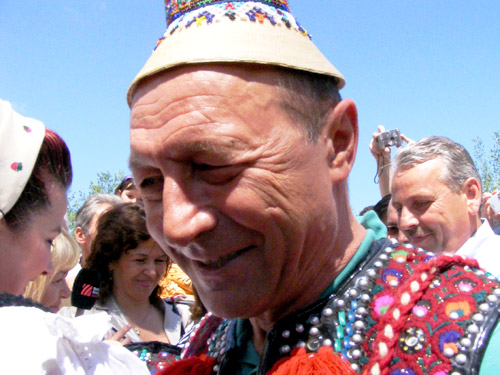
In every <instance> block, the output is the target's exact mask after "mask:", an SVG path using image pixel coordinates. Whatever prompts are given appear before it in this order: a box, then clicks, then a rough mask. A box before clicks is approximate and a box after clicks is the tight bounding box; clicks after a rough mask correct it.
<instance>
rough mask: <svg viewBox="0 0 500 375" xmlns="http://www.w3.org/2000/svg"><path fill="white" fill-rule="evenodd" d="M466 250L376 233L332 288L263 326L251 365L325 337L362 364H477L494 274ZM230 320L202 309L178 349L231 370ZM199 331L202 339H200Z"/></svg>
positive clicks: (471, 368) (429, 370)
mask: <svg viewBox="0 0 500 375" xmlns="http://www.w3.org/2000/svg"><path fill="white" fill-rule="evenodd" d="M476 268H477V262H476V261H475V260H471V259H467V260H465V259H464V258H462V257H460V256H439V257H436V256H435V255H434V254H432V253H427V252H425V251H423V250H421V249H414V248H412V247H408V246H401V245H398V244H397V243H393V242H390V241H379V242H377V243H375V244H374V245H373V246H372V250H371V252H370V254H369V256H368V257H367V259H365V260H364V261H362V263H361V264H360V265H359V268H358V269H357V271H356V272H354V273H353V274H352V275H351V276H350V277H349V278H348V280H346V281H345V282H344V284H343V285H342V286H341V287H340V288H339V289H338V291H337V292H336V293H335V294H333V295H331V296H329V297H327V298H326V299H323V300H320V301H318V302H316V303H315V304H313V305H311V306H309V307H307V308H306V309H304V310H301V311H299V312H298V313H295V314H292V315H290V316H288V317H286V318H284V319H282V320H280V321H279V322H277V323H276V324H275V326H274V327H273V329H272V330H271V331H269V332H268V334H267V337H266V343H265V347H264V355H263V357H262V358H261V363H260V365H259V374H265V373H266V372H267V371H268V370H269V369H270V368H271V367H272V365H273V364H274V363H275V362H276V361H277V360H279V359H281V358H283V357H286V356H288V355H289V353H290V352H291V351H292V349H293V348H295V347H305V348H306V350H307V351H309V352H317V351H318V350H319V348H320V347H321V346H324V345H328V346H331V347H332V348H333V349H334V351H335V352H337V353H341V354H342V355H343V356H344V357H345V358H346V359H347V360H348V361H349V362H350V363H351V365H352V368H353V369H354V370H355V371H356V372H358V373H361V371H363V372H364V373H365V372H366V373H370V374H387V375H444V374H450V375H465V374H478V373H479V366H480V364H481V359H482V356H483V354H484V350H485V347H486V343H487V340H488V337H489V334H490V333H491V332H492V330H493V328H494V327H495V324H496V322H497V319H498V317H499V315H500V284H499V282H498V280H496V278H494V277H493V276H491V275H489V274H486V273H485V272H482V271H479V270H477V269H476ZM235 322H236V321H235V320H222V319H220V318H216V317H214V316H212V315H207V316H206V317H205V318H204V320H203V321H202V323H201V325H200V329H199V331H200V332H202V334H201V335H198V337H199V338H202V337H203V338H202V339H201V340H200V339H197V338H196V337H197V335H196V334H195V337H194V338H193V340H192V342H191V344H190V345H189V347H188V348H187V349H186V352H185V354H184V355H183V357H184V358H186V357H190V356H193V355H200V354H207V355H208V356H211V357H215V358H217V365H216V366H215V367H214V372H215V373H231V364H232V363H231V362H233V361H231V357H232V354H233V353H232V351H233V349H234V346H235V345H234V342H233V339H232V338H233V337H234V332H233V330H234V328H235ZM206 338H208V339H207V340H205V339H206Z"/></svg>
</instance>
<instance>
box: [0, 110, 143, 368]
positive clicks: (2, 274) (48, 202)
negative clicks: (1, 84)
mask: <svg viewBox="0 0 500 375" xmlns="http://www.w3.org/2000/svg"><path fill="white" fill-rule="evenodd" d="M72 177H73V173H72V169H71V158H70V153H69V150H68V148H67V146H66V144H65V143H64V141H63V140H62V139H61V137H59V135H57V134H56V133H54V132H53V131H51V130H49V129H45V126H44V125H43V124H42V123H41V122H40V121H37V120H34V119H31V118H27V117H24V116H21V115H19V114H18V113H17V112H15V111H14V110H13V109H12V106H11V104H10V103H9V102H7V101H3V100H0V292H3V293H1V294H0V330H1V332H2V340H1V342H0V351H1V353H2V361H0V373H2V374H10V373H13V372H16V371H17V372H22V373H27V374H40V373H51V374H65V373H78V374H89V375H90V374H93V375H111V374H117V373H120V374H134V375H136V374H147V373H148V372H147V368H146V366H144V364H143V363H142V362H141V361H139V360H138V359H137V358H136V357H135V356H134V355H132V354H131V353H130V352H129V351H128V350H126V349H125V348H123V347H121V346H110V345H109V344H107V343H103V342H101V341H99V340H96V338H95V333H96V332H97V331H98V330H99V326H102V324H103V321H102V318H101V317H96V318H95V319H92V320H90V319H86V320H85V319H84V320H82V319H78V320H75V321H71V320H68V319H64V318H63V317H60V316H57V315H56V314H53V313H51V312H48V309H46V308H45V307H43V306H42V305H39V304H36V303H34V302H33V301H31V300H29V299H26V298H24V297H22V294H23V293H24V292H25V289H26V286H27V285H28V283H29V281H31V280H33V279H35V278H37V277H38V276H39V275H40V274H46V275H50V274H52V273H53V271H54V269H53V266H52V264H51V262H50V258H51V245H52V242H53V241H54V239H55V238H56V237H57V236H59V235H60V233H61V231H62V228H63V227H64V219H63V218H64V214H65V212H66V191H67V189H68V187H69V186H70V184H71V180H72ZM25 332H27V333H28V337H27V336H26V334H23V333H25ZM27 340H28V341H29V345H30V347H33V348H36V350H31V351H29V353H27V351H26V350H23V349H22V348H25V347H26V343H27V342H28V341H27ZM19 368H21V369H22V370H19Z"/></svg>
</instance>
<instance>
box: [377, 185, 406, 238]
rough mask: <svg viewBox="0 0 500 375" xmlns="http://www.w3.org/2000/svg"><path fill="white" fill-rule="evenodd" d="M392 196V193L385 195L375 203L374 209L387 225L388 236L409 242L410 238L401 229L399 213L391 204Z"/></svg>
mask: <svg viewBox="0 0 500 375" xmlns="http://www.w3.org/2000/svg"><path fill="white" fill-rule="evenodd" d="M391 197H392V195H391V194H387V195H386V196H384V197H383V198H382V199H381V200H379V201H378V202H377V203H376V204H375V206H373V210H374V211H375V212H376V213H377V216H378V217H379V219H380V220H381V221H382V222H383V223H384V224H385V226H386V227H387V238H389V239H391V238H394V239H395V240H397V241H398V242H399V243H408V242H409V241H408V238H406V236H405V235H404V233H403V232H402V231H400V230H399V227H398V213H397V211H396V209H395V208H394V206H393V205H392V204H391Z"/></svg>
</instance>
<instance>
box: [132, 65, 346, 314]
mask: <svg viewBox="0 0 500 375" xmlns="http://www.w3.org/2000/svg"><path fill="white" fill-rule="evenodd" d="M273 74H274V73H273V72H272V71H267V70H266V71H263V70H260V71H258V70H254V71H253V72H252V71H250V70H246V69H244V68H236V67H231V66H225V67H218V68H213V69H206V70H195V68H183V69H181V70H177V71H174V72H168V73H166V74H164V75H162V76H160V77H157V78H155V79H153V80H151V81H149V82H147V83H145V84H143V85H142V86H141V87H140V89H139V91H138V93H137V94H136V97H135V101H134V104H133V108H132V113H131V167H132V171H133V173H134V178H135V180H136V183H137V185H138V186H139V187H140V190H141V195H142V197H143V201H144V203H145V208H146V212H147V222H148V228H149V230H150V232H151V234H152V236H153V237H154V239H155V240H156V241H157V242H158V243H159V244H160V245H161V246H162V247H163V249H164V250H165V251H167V253H168V254H169V255H170V256H171V257H172V259H173V260H174V262H175V263H177V264H179V265H180V266H181V267H182V269H183V270H184V271H185V272H186V273H187V274H188V275H189V276H190V277H191V279H192V280H193V283H194V285H195V286H196V289H197V291H198V293H199V295H200V297H201V299H202V301H203V303H204V304H205V305H206V306H207V308H208V309H209V310H210V311H212V312H214V313H215V314H217V315H219V316H227V317H228V316H241V317H251V316H256V315H257V314H261V313H263V312H264V311H268V310H272V309H278V310H279V309H281V308H283V306H284V305H286V304H287V303H288V302H290V301H294V299H296V298H297V295H298V294H302V293H303V294H306V291H307V288H308V284H310V283H314V282H315V280H316V278H318V277H321V273H322V272H323V271H325V270H326V269H328V265H330V264H331V263H332V262H334V261H335V260H332V259H329V256H328V251H326V250H327V249H328V248H331V247H332V246H334V241H335V236H336V230H337V229H336V220H337V218H336V213H335V202H334V199H333V194H332V182H331V181H330V178H331V172H329V155H328V152H327V144H328V142H327V140H326V138H325V137H324V136H320V138H319V140H318V141H317V143H311V142H309V141H308V140H307V139H306V136H305V132H304V130H303V129H301V128H300V125H297V124H295V123H292V122H291V120H290V119H289V118H288V117H287V115H286V114H285V113H284V112H283V110H282V109H281V107H280V102H279V101H278V97H277V92H276V89H275V87H274V86H273V82H274V75H273ZM346 177H347V176H346Z"/></svg>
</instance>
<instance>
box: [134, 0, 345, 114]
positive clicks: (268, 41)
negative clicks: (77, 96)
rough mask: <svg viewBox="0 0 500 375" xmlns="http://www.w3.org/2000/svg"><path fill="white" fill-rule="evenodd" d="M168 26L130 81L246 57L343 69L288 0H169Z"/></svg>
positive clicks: (330, 71) (331, 72)
mask: <svg viewBox="0 0 500 375" xmlns="http://www.w3.org/2000/svg"><path fill="white" fill-rule="evenodd" d="M165 10H166V18H167V30H166V31H165V34H164V35H163V37H162V38H161V39H160V40H159V41H158V44H157V47H156V49H155V50H154V51H153V54H152V55H151V57H150V58H149V59H148V61H147V62H146V65H144V67H143V68H142V69H141V71H140V72H139V74H138V75H137V76H136V77H135V79H134V80H133V82H132V84H131V85H130V87H129V89H128V93H127V101H128V104H129V105H130V104H131V102H132V96H133V95H134V92H135V90H136V88H137V85H138V84H139V82H140V81H141V80H142V79H144V78H146V77H150V76H153V75H155V74H157V73H160V72H163V71H165V70H167V69H170V68H172V67H176V66H180V65H186V64H198V63H211V62H229V63H230V62H243V63H254V64H265V65H276V66H282V67H286V68H291V69H297V70H304V71H308V72H313V73H319V74H324V75H328V76H332V77H335V78H336V79H337V82H338V83H337V86H338V88H339V89H341V88H342V87H343V86H344V84H345V80H344V77H343V76H342V74H340V72H339V71H338V70H337V69H336V68H335V67H334V66H333V65H332V64H331V63H330V62H329V61H328V60H327V59H326V57H325V56H324V55H323V54H322V53H321V52H320V51H319V49H318V48H317V47H316V46H315V45H314V43H313V42H312V41H311V37H310V35H309V34H308V33H307V31H306V30H305V29H304V28H302V26H300V24H299V23H298V22H297V21H296V20H295V18H294V16H293V15H292V14H291V13H290V9H289V7H288V1H287V0H254V1H227V0H226V1H221V0H165Z"/></svg>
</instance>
